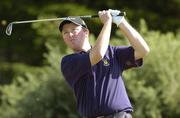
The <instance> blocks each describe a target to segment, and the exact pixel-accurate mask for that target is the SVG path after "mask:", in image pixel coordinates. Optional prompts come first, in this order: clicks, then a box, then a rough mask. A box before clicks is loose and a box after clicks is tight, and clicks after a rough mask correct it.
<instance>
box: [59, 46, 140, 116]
mask: <svg viewBox="0 0 180 118" xmlns="http://www.w3.org/2000/svg"><path fill="white" fill-rule="evenodd" d="M141 65H142V59H139V60H136V61H135V58H134V49H133V48H132V47H131V46H129V47H128V46H109V47H108V49H107V51H106V54H105V56H104V58H103V59H102V60H101V61H100V62H98V63H97V64H96V65H94V66H91V63H90V58H89V53H88V52H80V53H74V54H71V55H67V56H65V57H63V59H62V62H61V71H62V73H63V76H64V77H65V79H66V80H67V82H68V83H69V85H70V86H71V87H72V89H73V90H74V93H75V96H76V100H77V108H78V111H79V113H80V115H81V116H86V117H95V116H101V115H108V114H111V113H114V112H118V111H126V110H130V111H132V106H131V103H130V101H129V98H128V95H127V92H126V88H125V85H124V82H123V78H122V73H123V71H124V70H126V69H129V68H132V67H138V66H141ZM132 79H133V78H132Z"/></svg>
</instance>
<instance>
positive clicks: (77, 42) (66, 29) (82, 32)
mask: <svg viewBox="0 0 180 118" xmlns="http://www.w3.org/2000/svg"><path fill="white" fill-rule="evenodd" d="M62 36H63V39H64V42H65V43H66V44H67V45H68V46H69V47H70V48H72V49H73V50H74V51H81V50H82V46H83V45H84V43H85V40H87V39H88V30H87V29H84V28H82V26H80V25H76V24H74V23H69V24H65V25H64V26H63V29H62Z"/></svg>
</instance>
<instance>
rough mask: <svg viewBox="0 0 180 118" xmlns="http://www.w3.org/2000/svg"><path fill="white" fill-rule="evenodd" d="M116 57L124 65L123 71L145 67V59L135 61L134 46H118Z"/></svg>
mask: <svg viewBox="0 0 180 118" xmlns="http://www.w3.org/2000/svg"><path fill="white" fill-rule="evenodd" d="M115 55H116V57H117V59H118V60H119V62H120V64H121V65H122V67H123V70H126V69H129V68H132V67H140V66H142V65H143V59H138V60H135V57H134V48H133V47H132V46H116V47H115Z"/></svg>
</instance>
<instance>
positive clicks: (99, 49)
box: [89, 10, 112, 65]
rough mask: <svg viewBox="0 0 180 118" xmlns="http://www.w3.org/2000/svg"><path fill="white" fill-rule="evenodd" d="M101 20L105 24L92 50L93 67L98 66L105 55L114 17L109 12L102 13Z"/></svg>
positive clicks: (100, 14)
mask: <svg viewBox="0 0 180 118" xmlns="http://www.w3.org/2000/svg"><path fill="white" fill-rule="evenodd" d="M98 14H99V18H100V20H101V22H102V23H103V27H102V30H101V32H100V34H99V36H98V38H97V40H96V43H95V45H94V47H92V49H91V50H90V54H89V55H90V61H91V65H95V64H97V63H98V62H99V61H100V60H101V59H102V58H103V57H104V55H105V53H106V51H107V48H108V45H109V39H110V34H111V26H112V16H111V14H110V12H109V11H105V10H104V11H100V12H99V13H98Z"/></svg>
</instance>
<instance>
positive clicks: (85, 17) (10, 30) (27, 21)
mask: <svg viewBox="0 0 180 118" xmlns="http://www.w3.org/2000/svg"><path fill="white" fill-rule="evenodd" d="M125 15H126V13H125V12H121V13H119V15H118V16H125ZM75 17H80V18H83V19H87V18H97V17H99V16H98V15H85V16H69V17H61V18H50V19H39V20H26V21H14V22H11V23H9V24H8V26H7V28H6V34H7V35H9V36H10V35H11V33H12V27H13V25H14V24H23V23H34V22H44V21H57V20H65V19H67V18H75Z"/></svg>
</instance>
